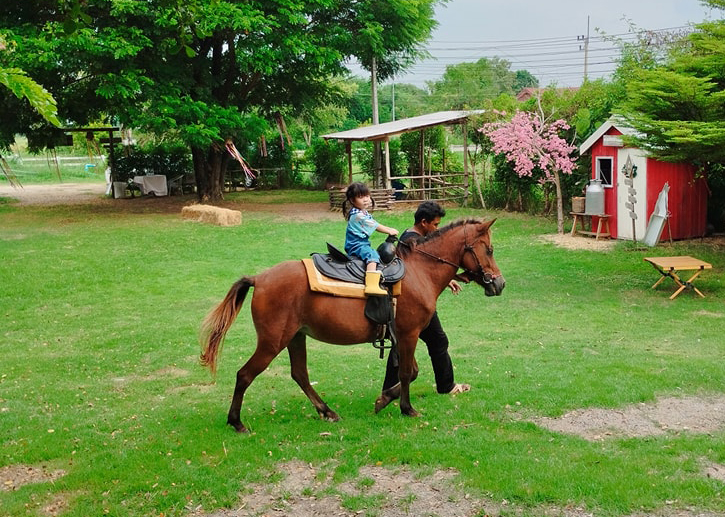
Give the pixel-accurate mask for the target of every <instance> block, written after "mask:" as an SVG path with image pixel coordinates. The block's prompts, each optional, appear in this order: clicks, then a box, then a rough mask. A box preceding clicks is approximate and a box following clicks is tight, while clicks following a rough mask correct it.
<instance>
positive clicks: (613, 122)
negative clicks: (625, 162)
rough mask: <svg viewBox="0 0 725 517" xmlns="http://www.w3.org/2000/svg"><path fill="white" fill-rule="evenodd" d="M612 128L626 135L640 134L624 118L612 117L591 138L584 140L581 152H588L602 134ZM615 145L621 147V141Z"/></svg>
mask: <svg viewBox="0 0 725 517" xmlns="http://www.w3.org/2000/svg"><path fill="white" fill-rule="evenodd" d="M612 128H614V129H616V130H617V131H619V132H620V133H622V134H623V135H626V136H637V135H638V134H639V133H637V131H636V130H634V129H632V128H631V127H629V126H627V125H626V124H625V123H624V121H623V120H621V119H617V118H615V117H610V118H609V119H608V120H607V121H606V122H605V123H604V124H602V125H601V126H599V127H598V128H597V130H596V131H595V132H594V133H592V134H591V136H590V137H589V138H587V139H586V140H584V142H583V143H582V145H580V146H579V154H584V153H586V152H587V151H588V150H589V149H591V147H592V146H593V145H594V144H595V143H597V141H598V140H599V139H600V138H602V136H604V134H605V133H606V132H607V131H609V130H610V129H612ZM614 147H621V143H620V145H615V146H614Z"/></svg>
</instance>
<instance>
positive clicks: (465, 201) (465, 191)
mask: <svg viewBox="0 0 725 517" xmlns="http://www.w3.org/2000/svg"><path fill="white" fill-rule="evenodd" d="M467 122H468V119H463V206H468V186H469V183H468V123H467Z"/></svg>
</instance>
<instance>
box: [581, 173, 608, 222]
mask: <svg viewBox="0 0 725 517" xmlns="http://www.w3.org/2000/svg"><path fill="white" fill-rule="evenodd" d="M584 207H585V213H586V214H587V215H602V214H604V187H602V180H591V181H590V182H589V185H587V193H586V201H585V205H584Z"/></svg>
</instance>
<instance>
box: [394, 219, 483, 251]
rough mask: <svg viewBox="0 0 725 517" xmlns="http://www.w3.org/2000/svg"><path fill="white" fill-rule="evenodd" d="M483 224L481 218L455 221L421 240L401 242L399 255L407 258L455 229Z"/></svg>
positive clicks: (398, 249)
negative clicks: (421, 247) (424, 245)
mask: <svg viewBox="0 0 725 517" xmlns="http://www.w3.org/2000/svg"><path fill="white" fill-rule="evenodd" d="M483 222H484V221H483V219H481V218H479V217H470V218H468V219H458V220H456V221H453V222H452V223H449V224H447V225H445V226H444V227H443V228H438V229H437V230H436V231H434V232H430V233H429V234H428V235H426V236H425V237H421V238H420V239H417V240H416V239H410V240H408V241H407V242H400V243H399V244H398V248H397V255H398V256H399V257H400V258H405V257H406V256H408V255H409V254H410V253H412V251H413V250H414V249H415V248H417V247H418V246H421V245H423V244H426V243H428V242H430V241H434V240H436V239H439V238H440V237H441V236H442V235H444V234H445V233H447V232H449V231H451V230H452V229H453V228H458V227H459V226H463V225H464V224H480V223H483Z"/></svg>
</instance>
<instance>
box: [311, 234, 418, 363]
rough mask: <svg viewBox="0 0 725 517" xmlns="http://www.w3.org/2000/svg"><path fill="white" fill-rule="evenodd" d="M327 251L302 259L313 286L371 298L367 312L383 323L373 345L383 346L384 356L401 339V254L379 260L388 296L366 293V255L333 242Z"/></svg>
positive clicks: (369, 317)
mask: <svg viewBox="0 0 725 517" xmlns="http://www.w3.org/2000/svg"><path fill="white" fill-rule="evenodd" d="M381 246H382V245H381ZM327 251H328V253H326V254H322V253H312V260H310V259H304V260H303V261H302V262H303V263H304V264H305V268H306V269H307V276H308V279H309V282H310V289H312V290H317V291H322V292H327V293H329V294H335V295H337V296H350V297H353V298H367V301H366V302H365V316H366V317H367V318H368V319H370V320H371V321H372V322H374V323H376V324H378V325H382V326H383V330H382V331H381V333H380V336H381V337H380V339H379V340H377V339H376V341H374V342H373V346H374V347H375V348H377V349H379V350H380V358H381V359H382V358H383V351H384V350H385V349H386V348H391V347H394V346H395V344H396V341H397V339H396V337H395V325H394V322H395V307H394V300H393V297H394V296H398V295H399V294H400V283H399V282H400V280H402V279H403V277H404V276H405V264H403V261H402V260H400V259H399V258H398V257H394V258H393V259H392V260H390V262H388V263H386V264H378V270H379V271H380V272H381V276H382V283H383V286H384V287H385V288H386V289H387V290H388V293H389V294H388V296H366V295H365V294H364V286H365V262H364V261H363V260H362V259H359V258H356V257H350V256H348V255H347V254H345V253H343V252H342V251H340V250H339V249H337V248H336V247H335V246H333V245H332V244H330V243H329V242H328V243H327ZM381 265H382V268H381ZM335 281H337V282H335ZM350 284H355V285H354V286H351V285H350ZM385 339H389V340H390V342H391V345H390V346H385Z"/></svg>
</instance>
